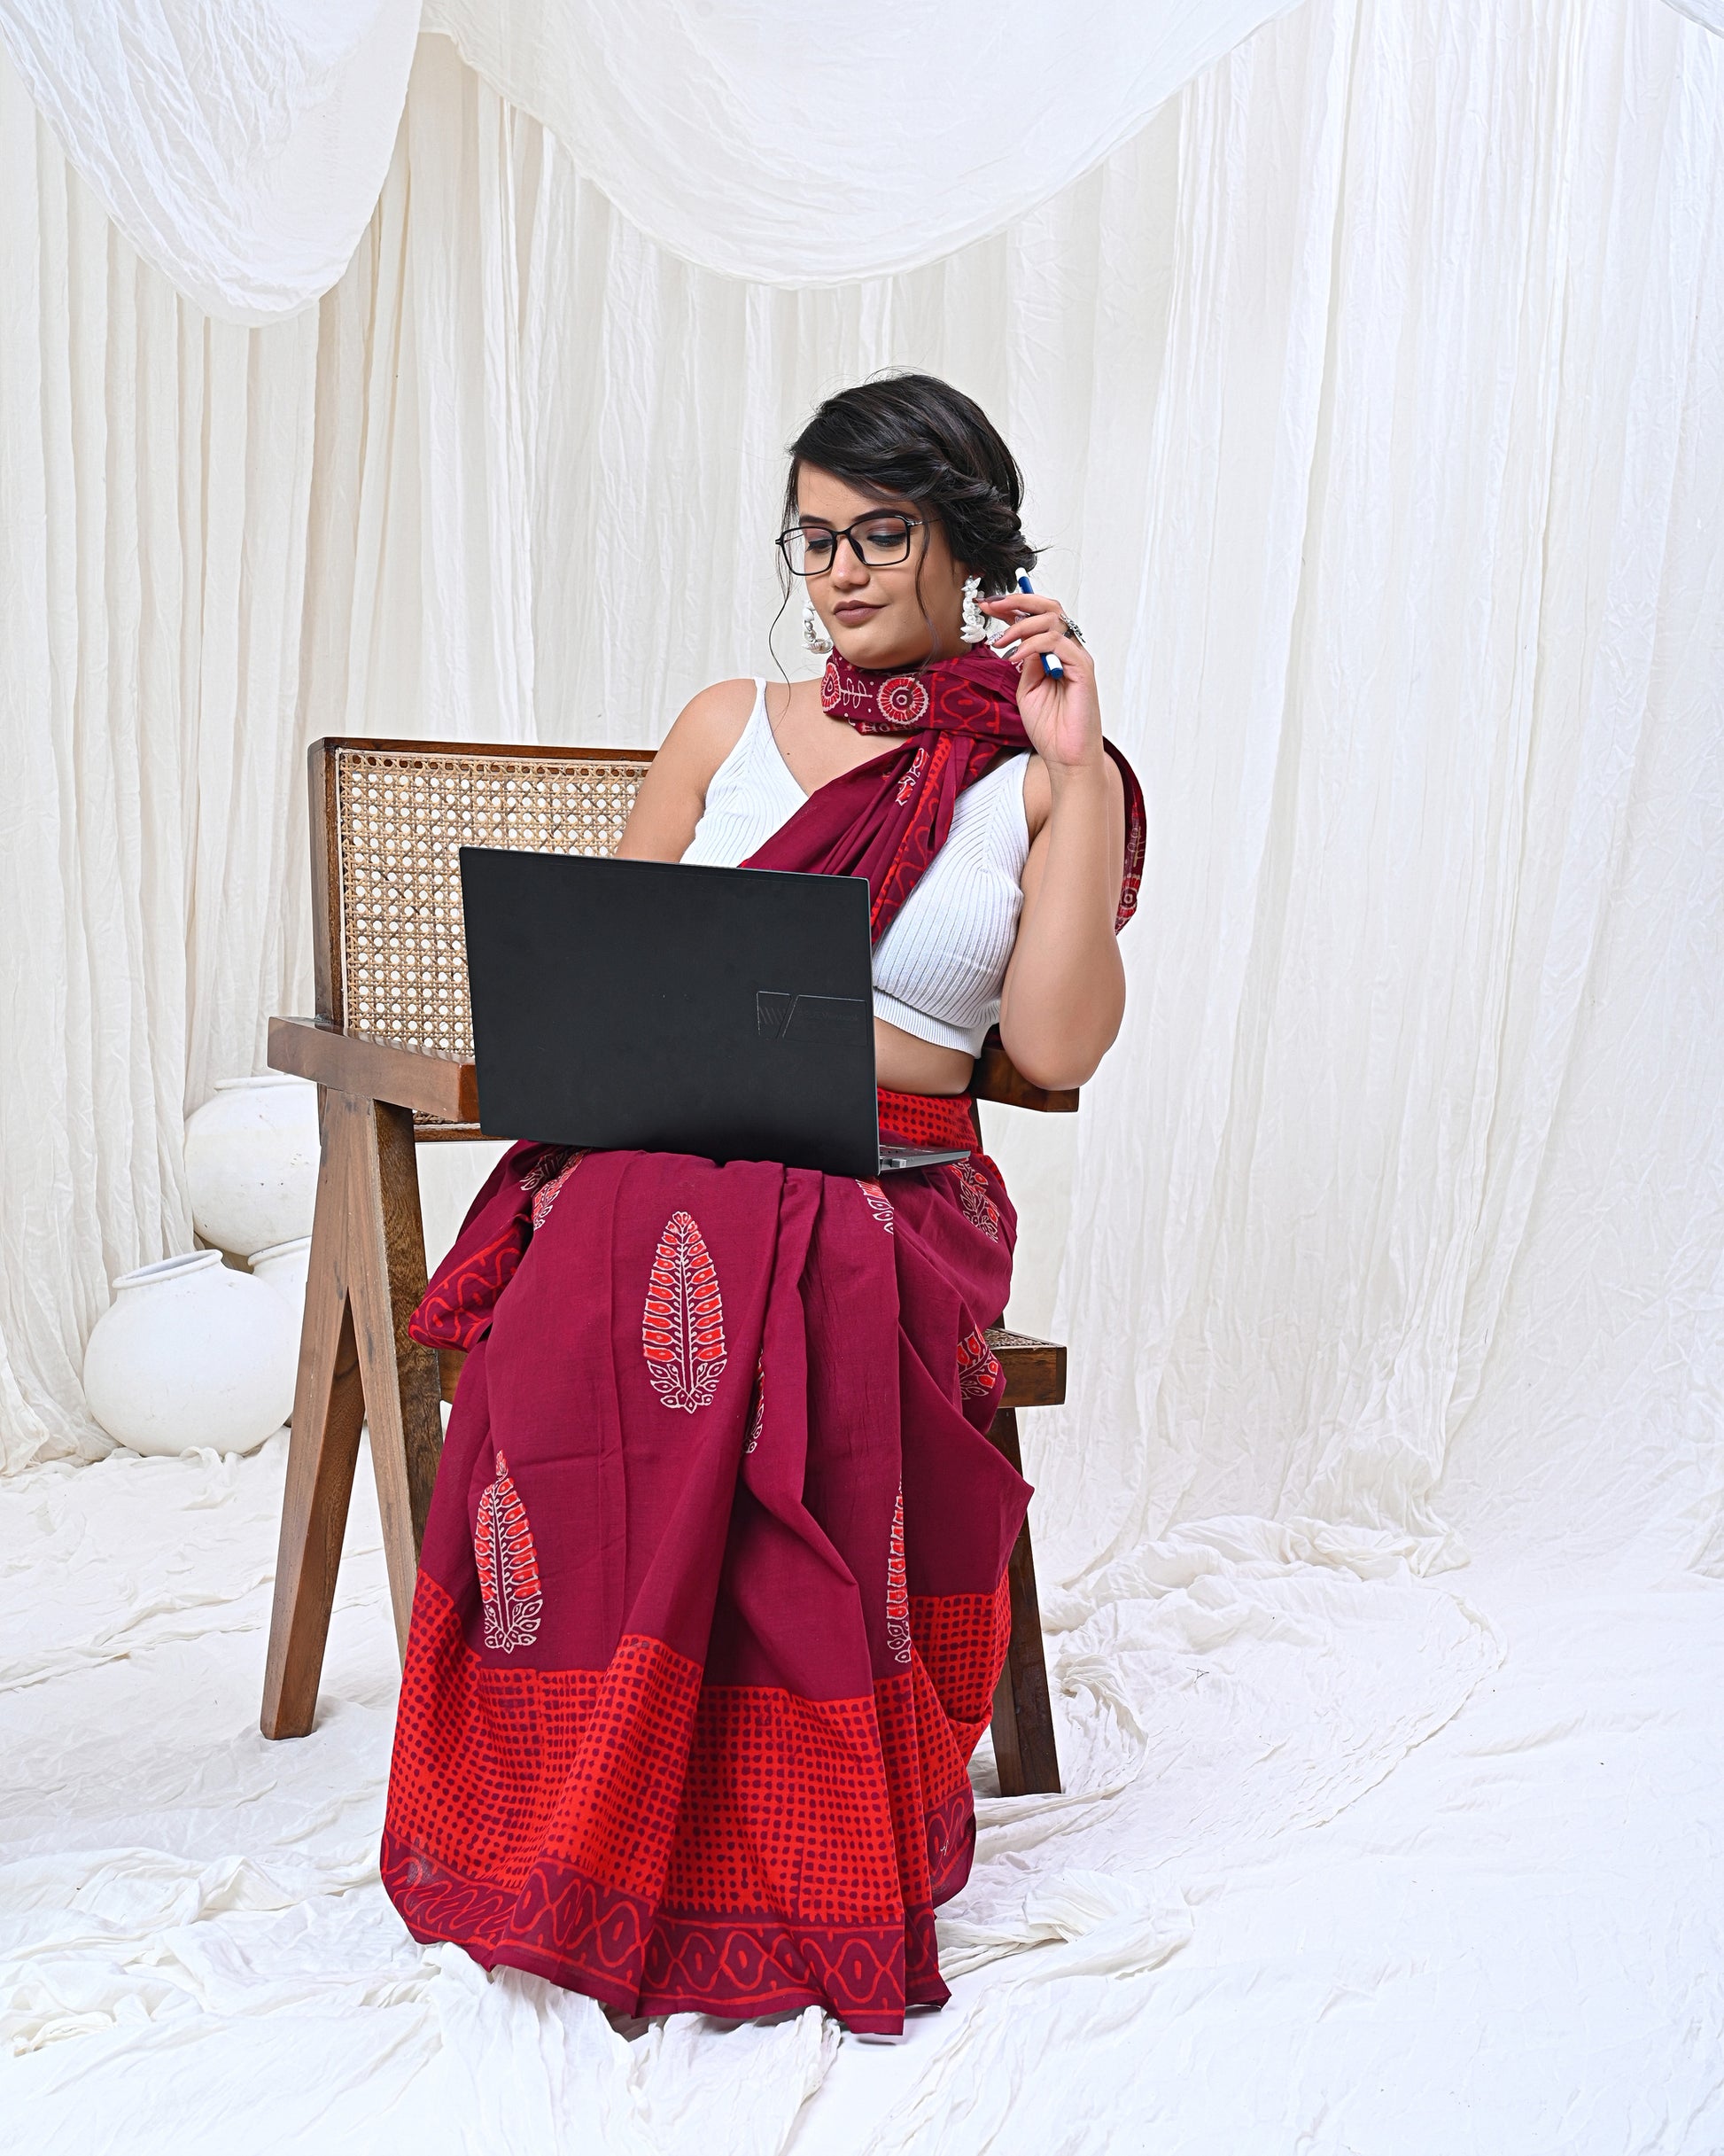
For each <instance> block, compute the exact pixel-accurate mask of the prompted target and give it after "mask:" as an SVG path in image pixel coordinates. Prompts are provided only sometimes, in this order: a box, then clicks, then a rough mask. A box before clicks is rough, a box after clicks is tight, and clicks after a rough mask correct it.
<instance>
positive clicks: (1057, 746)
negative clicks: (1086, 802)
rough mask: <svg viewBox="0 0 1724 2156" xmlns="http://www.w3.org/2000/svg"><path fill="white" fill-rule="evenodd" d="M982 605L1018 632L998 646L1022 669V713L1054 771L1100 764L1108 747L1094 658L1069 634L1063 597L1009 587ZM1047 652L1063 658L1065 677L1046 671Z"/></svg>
mask: <svg viewBox="0 0 1724 2156" xmlns="http://www.w3.org/2000/svg"><path fill="white" fill-rule="evenodd" d="M982 612H983V613H984V614H992V615H994V616H995V617H996V618H997V619H999V620H1001V621H1004V622H1006V624H1007V625H1008V626H1009V627H1010V628H1011V630H1012V632H1013V634H1011V635H1010V636H1003V637H1002V638H1001V639H1000V641H999V644H998V646H996V649H997V650H999V651H1000V655H1001V657H1002V658H1010V659H1011V661H1012V663H1013V665H1014V666H1016V668H1017V670H1018V714H1019V716H1020V717H1021V719H1022V720H1023V725H1024V731H1025V733H1027V734H1028V735H1029V738H1030V741H1031V743H1033V744H1034V746H1035V749H1036V752H1037V755H1038V756H1039V757H1040V758H1041V759H1042V760H1043V762H1044V764H1046V765H1047V767H1048V768H1049V772H1050V774H1055V773H1060V772H1064V771H1070V770H1077V769H1082V768H1083V767H1094V766H1096V765H1097V764H1099V762H1100V760H1101V759H1102V756H1103V753H1104V751H1103V749H1102V745H1101V705H1100V703H1099V700H1098V698H1097V696H1096V670H1095V664H1094V662H1093V660H1091V657H1090V654H1089V653H1088V651H1087V650H1084V648H1083V645H1082V644H1081V643H1079V642H1077V640H1076V637H1074V636H1068V634H1066V619H1065V612H1066V610H1065V609H1064V607H1062V606H1061V605H1060V602H1059V600H1058V599H1054V598H1050V597H1049V595H1047V593H1045V592H1041V591H1036V592H1018V591H1013V592H1006V593H1004V594H1002V595H1001V596H1000V597H999V598H998V599H984V600H982ZM1008 647H1009V648H1008ZM1044 656H1046V657H1051V658H1057V659H1058V660H1059V662H1060V665H1061V666H1063V667H1064V669H1065V673H1064V676H1063V678H1062V677H1061V676H1060V675H1059V674H1057V673H1047V672H1046V671H1045V669H1044V667H1043V665H1042V660H1043V658H1044Z"/></svg>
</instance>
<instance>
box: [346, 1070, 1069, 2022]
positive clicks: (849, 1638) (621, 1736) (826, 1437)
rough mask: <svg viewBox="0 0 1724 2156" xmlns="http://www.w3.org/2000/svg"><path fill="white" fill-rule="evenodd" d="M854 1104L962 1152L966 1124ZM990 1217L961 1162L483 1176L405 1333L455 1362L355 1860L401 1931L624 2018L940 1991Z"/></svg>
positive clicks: (604, 1166)
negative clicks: (386, 1895) (387, 1727)
mask: <svg viewBox="0 0 1724 2156" xmlns="http://www.w3.org/2000/svg"><path fill="white" fill-rule="evenodd" d="M881 1101H882V1120H883V1121H884V1122H885V1123H886V1124H887V1125H888V1126H889V1128H891V1130H892V1134H893V1135H894V1136H896V1137H897V1138H899V1139H900V1140H905V1141H909V1140H920V1142H922V1143H927V1142H928V1141H929V1138H930V1135H931V1133H932V1132H936V1131H937V1133H938V1137H939V1140H940V1141H941V1142H944V1143H951V1142H954V1141H955V1142H957V1143H960V1144H961V1143H971V1142H973V1136H972V1133H971V1126H970V1118H969V1113H968V1108H967V1103H966V1102H963V1101H921V1100H903V1101H898V1099H897V1097H896V1096H892V1095H889V1094H886V1095H882V1096H881ZM895 1108H896V1109H897V1113H896V1114H895V1113H894V1112H893V1111H894V1109H895ZM942 1126H944V1127H942ZM1014 1229H1015V1218H1014V1216H1013V1211H1012V1208H1011V1205H1010V1203H1009V1202H1008V1201H1007V1199H1006V1193H1005V1191H1004V1189H1003V1188H1002V1187H1001V1185H1000V1183H999V1179H998V1175H997V1174H996V1173H995V1171H994V1170H993V1168H992V1166H991V1164H990V1163H989V1162H988V1161H987V1160H986V1159H985V1158H984V1157H982V1156H981V1155H979V1154H976V1153H972V1155H971V1156H970V1157H969V1158H967V1159H966V1160H965V1161H963V1162H962V1163H959V1164H952V1165H949V1166H946V1167H942V1168H936V1169H931V1170H927V1171H921V1172H920V1173H914V1174H901V1175H896V1176H893V1177H892V1178H890V1179H889V1191H888V1190H887V1189H885V1188H882V1187H881V1185H880V1184H878V1183H873V1182H856V1181H852V1180H850V1179H847V1178H842V1177H835V1176H823V1175H819V1174H816V1173H814V1172H812V1171H807V1170H801V1169H785V1168H781V1167H777V1166H773V1165H772V1164H764V1163H759V1162H732V1163H730V1164H727V1165H724V1166H719V1165H715V1164H714V1163H712V1162H711V1161H708V1160H701V1159H695V1158H693V1157H690V1156H684V1155H676V1154H654V1153H592V1154H588V1155H586V1156H580V1155H577V1154H570V1153H568V1152H566V1151H564V1150H562V1149H560V1148H547V1147H543V1146H522V1147H516V1148H514V1149H513V1150H512V1151H511V1152H510V1153H509V1155H507V1156H505V1157H504V1159H503V1160H502V1161H501V1163H500V1164H499V1165H498V1167H497V1169H496V1170H495V1171H494V1172H493V1175H492V1177H491V1179H490V1180H489V1182H488V1183H487V1184H486V1186H485V1189H484V1190H483V1191H482V1192H481V1193H480V1195H479V1197H478V1200H477V1201H476V1202H475V1204H474V1207H473V1209H472V1211H471V1212H470V1215H469V1218H468V1221H467V1225H466V1226H465V1228H464V1229H463V1231H462V1236H461V1238H460V1240H459V1241H458V1242H457V1243H456V1245H455V1247H454V1249H453V1250H452V1251H451V1252H450V1254H449V1257H448V1258H447V1261H446V1262H445V1264H444V1265H443V1266H442V1267H441V1268H440V1269H439V1273H438V1277H437V1280H435V1281H434V1282H433V1284H432V1287H431V1290H430V1292H429V1293H428V1295H427V1296H426V1298H425V1301H424V1303H423V1304H422V1306H421V1309H420V1312H419V1313H418V1315H417V1317H416V1319H415V1333H416V1334H417V1335H418V1336H419V1337H420V1338H422V1339H425V1340H430V1341H434V1342H436V1343H439V1344H441V1345H450V1346H467V1347H469V1348H470V1355H469V1359H468V1361H467V1364H466V1366H465V1367H464V1369H463V1370H462V1378H461V1383H460V1387H459V1389H458V1394H457V1397H456V1402H455V1406H454V1415H453V1417H452V1420H451V1422H450V1426H449V1434H448V1441H447V1445H446V1448H445V1451H444V1455H443V1462H442V1466H441V1467H440V1469H439V1475H438V1481H437V1487H436V1491H435V1494H434V1497H433V1500H432V1505H431V1519H430V1522H429V1525H428V1527H427V1529H426V1534H425V1543H424V1551H423V1559H422V1561H421V1568H420V1574H419V1584H418V1589H417V1594H416V1599H415V1604H414V1610H413V1622H412V1628H411V1632H410V1636H409V1640H408V1659H407V1669H406V1674H405V1676H404V1677H403V1680H402V1688H401V1703H400V1716H399V1719H398V1723H397V1729H396V1740H395V1755H394V1763H393V1767H392V1773H391V1779H390V1792H389V1810H388V1819H387V1825H386V1828H385V1832H384V1849H383V1872H384V1882H385V1884H386V1886H387V1887H388V1889H389V1892H390V1894H391V1895H392V1898H393V1900H394V1902H395V1904H396V1906H397V1908H398V1909H399V1910H400V1912H401V1914H402V1916H403V1917H404V1918H405V1919H406V1920H407V1923H408V1928H409V1929H410V1930H411V1931H412V1932H413V1934H415V1937H417V1938H419V1939H422V1940H436V1939H447V1940H454V1941H455V1942H457V1943H458V1944H460V1945H462V1947H464V1948H465V1949H466V1950H467V1951H468V1952H469V1953H470V1954H471V1955H472V1956H473V1958H475V1959H476V1960H478V1961H479V1962H481V1963H483V1964H484V1965H486V1966H487V1967H489V1966H492V1965H494V1964H496V1963H500V1962H503V1963H509V1964H510V1965H513V1966H515V1967H517V1968H523V1969H530V1970H534V1971H536V1972H538V1973H540V1974H541V1975H544V1976H547V1977H550V1978H552V1979H554V1980H555V1981H556V1982H558V1983H562V1984H566V1985H569V1986H571V1988H573V1989H577V1990H580V1991H585V1992H587V1993H589V1994H590V1995H591V1996H594V1998H597V1999H600V2000H602V2002H603V2003H604V2004H607V2005H610V2006H613V2007H617V2008H621V2009H623V2010H625V2011H626V2012H633V2013H641V2014H649V2013H664V2012H680V2011H682V2010H685V2009H698V2010H700V2011H703V2012H709V2013H715V2014H720V2015H726V2016H733V2017H738V2018H742V2017H747V2016H751V2015H757V2014H763V2013H770V2012H774V2011H776V2010H778V2009H780V2008H782V2007H788V2006H795V2005H799V2004H806V2003H809V2002H811V2001H812V2002H817V2003H819V2004H821V2005H823V2006H826V2007H827V2008H829V2009H830V2010H831V2011H832V2012H834V2013H835V2014H836V2015H838V2016H839V2017H840V2019H841V2020H843V2021H844V2022H845V2023H847V2024H848V2026H849V2027H850V2028H852V2029H856V2030H861V2031H871V2032H890V2031H894V2030H897V2028H901V2027H902V2024H903V2015H904V2010H905V2006H906V2005H908V2004H931V2003H937V2002H939V2001H942V2000H944V1998H945V1996H946V1990H945V1987H944V1984H943V1983H942V1982H941V1980H940V1972H939V1964H938V1961H937V1958H936V1952H935V1940H934V1913H933V1912H934V1909H935V1906H936V1903H939V1902H941V1901H943V1900H944V1899H945V1898H946V1897H947V1896H948V1895H951V1894H954V1893H955V1892H956V1891H957V1890H958V1888H959V1887H961V1886H962V1885H963V1883H964V1880H965V1879H966V1877H967V1873H968V1871H969V1866H970V1856H971V1849H972V1846H973V1842H974V1839H975V1824H974V1814H973V1809H972V1803H971V1797H970V1786H969V1779H968V1774H967V1762H968V1759H969V1755H970V1753H971V1751H972V1749H973V1747H975V1742H976V1740H977V1739H978V1738H979V1737H980V1735H981V1733H982V1730H983V1729H985V1728H986V1726H987V1724H988V1718H989V1715H990V1709H991V1705H992V1695H993V1688H994V1684H995V1680H996V1678H997V1677H998V1673H999V1669H1000V1665H1001V1662H1002V1661H1003V1658H1004V1655H1005V1652H1006V1634H1007V1630H1008V1625H1009V1611H1008V1606H1007V1599H1006V1584H1005V1572H1006V1560H1007V1558H1008V1556H1009V1555H1010V1553H1011V1549H1012V1545H1013V1541H1014V1540H1015V1538H1016V1536H1017V1531H1018V1528H1019V1524H1020V1522H1021V1520H1022V1518H1023V1513H1024V1507H1025V1504H1026V1502H1027V1499H1028V1496H1029V1491H1028V1488H1027V1486H1026V1484H1025V1483H1023V1482H1022V1480H1021V1478H1020V1477H1019V1476H1018V1475H1016V1474H1015V1473H1014V1472H1013V1469H1012V1468H1011V1467H1009V1466H1008V1465H1007V1463H1006V1461H1005V1460H1004V1459H1002V1458H1001V1456H1000V1455H999V1453H998V1452H996V1451H995V1449H994V1448H993V1446H992V1445H991V1444H990V1443H989V1442H988V1440H987V1438H986V1437H985V1436H983V1435H982V1433H983V1431H984V1430H985V1429H986V1428H987V1425H988V1423H989V1421H990V1419H991V1417H992V1414H993V1412H994V1406H995V1403H996V1401H997V1399H998V1394H999V1391H1000V1389H1001V1386H1002V1385H1003V1383H1004V1378H1003V1374H1002V1372H1001V1370H1000V1366H999V1365H998V1361H997V1360H996V1359H995V1358H994V1357H993V1356H992V1355H991V1354H990V1352H989V1350H988V1347H987V1344H986V1342H985V1341H984V1339H983V1337H982V1334H983V1330H984V1328H985V1327H986V1326H987V1325H988V1324H990V1323H991V1322H993V1321H994V1320H995V1319H998V1315H999V1312H1000V1310H1001V1308H1002V1306H1003V1304H1004V1303H1005V1299H1006V1288H1007V1285H1008V1281H1009V1277H1010V1271H1011V1252H1012V1241H1013V1233H1014ZM487 1327H488V1330H487V1329H486V1328H487Z"/></svg>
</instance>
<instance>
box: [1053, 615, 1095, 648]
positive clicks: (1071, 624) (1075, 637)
mask: <svg viewBox="0 0 1724 2156" xmlns="http://www.w3.org/2000/svg"><path fill="white" fill-rule="evenodd" d="M1060 621H1061V623H1062V624H1063V625H1064V627H1065V631H1066V634H1067V635H1068V636H1069V637H1070V638H1071V640H1072V642H1074V643H1075V644H1083V649H1084V650H1086V651H1087V650H1089V648H1090V647H1089V645H1088V644H1087V643H1084V642H1083V630H1082V629H1080V628H1079V627H1078V626H1077V624H1076V622H1075V621H1074V620H1073V619H1072V618H1071V616H1070V615H1069V614H1061V615H1060Z"/></svg>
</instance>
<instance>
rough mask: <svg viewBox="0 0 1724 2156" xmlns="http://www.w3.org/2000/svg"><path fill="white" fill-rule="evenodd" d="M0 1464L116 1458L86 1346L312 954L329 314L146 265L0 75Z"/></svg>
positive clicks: (172, 1229)
mask: <svg viewBox="0 0 1724 2156" xmlns="http://www.w3.org/2000/svg"><path fill="white" fill-rule="evenodd" d="M0 172H3V173H4V181H0V199H4V202H5V205H6V209H7V214H6V216H5V218H4V221H0V308H4V319H3V320H0V501H3V502H4V513H0V743H4V770H5V774H6V783H5V789H4V796H0V918H4V921H5V922H6V923H7V928H8V935H7V950H6V956H5V961H4V978H5V992H4V1014H5V1016H4V1025H0V1468H5V1467H18V1466H20V1465H22V1464H23V1463H24V1462H25V1461H27V1460H28V1459H32V1458H34V1457H35V1456H36V1455H38V1454H49V1455H52V1454H56V1453H63V1452H68V1451H76V1450H79V1449H83V1450H85V1451H89V1450H102V1449H105V1440H104V1439H103V1438H102V1437H101V1436H100V1434H99V1433H98V1432H97V1430H96V1428H95V1426H94V1425H93V1424H92V1423H91V1422H90V1421H89V1418H88V1416H87V1414H86V1413H85V1412H84V1406H83V1395H82V1388H81V1385H80V1382H79V1370H80V1367H81V1365H82V1355H83V1343H84V1340H85V1338H86V1337H87V1336H88V1334H89V1328H90V1327H91V1326H92V1325H93V1324H94V1323H95V1321H96V1319H97V1318H98V1317H99V1316H100V1315H101V1313H102V1312H103V1311H104V1310H105V1308H106V1306H107V1303H108V1282H109V1280H111V1279H112V1278H113V1276H114V1275H115V1274H116V1273H121V1272H124V1271H125V1270H127V1268H128V1267H129V1266H131V1265H139V1264H142V1263H143V1262H144V1261H145V1260H146V1259H148V1258H151V1257H159V1256H161V1255H163V1254H164V1252H165V1251H167V1250H168V1249H189V1248H190V1234H191V1224H190V1215H189V1212H188V1210H187V1203H186V1192H185V1177H184V1167H183V1162H182V1153H181V1137H182V1119H183V1117H184V1116H185V1113H186V1111H187V1110H188V1109H190V1108H191V1107H194V1106H196V1105H197V1103H198V1101H201V1100H203V1099H204V1098H205V1097H206V1095H207V1094H208V1092H209V1090H210V1087H211V1086H212V1084H213V1082H214V1080H215V1079H216V1078H221V1077H225V1076H229V1075H231V1074H232V1073H234V1072H236V1071H245V1070H250V1069H251V1068H252V1062H253V1058H254V1055H255V1054H256V1051H257V1047H258V1046H259V1043H260V1031H259V1026H260V1016H262V1015H264V1014H266V1013H267V1011H268V1009H269V1008H271V1007H276V1008H279V1007H280V999H281V997H282V995H283V992H284V989H285V987H286V985H287V984H288V982H289V981H290V980H291V979H293V978H294V977H296V976H298V975H299V973H300V972H301V971H302V968H303V961H304V957H305V954H306V953H307V952H308V950H309V932H308V922H307V917H306V906H307V886H306V871H305V866H304V860H303V857H304V854H305V839H304V823H303V814H302V811H301V808H300V795H301V789H300V788H299V785H298V784H297V778H298V755H297V748H298V724H297V718H296V701H297V674H298V665H299V625H300V617H301V614H302V611H303V598H304V580H305V561H306V533H307V509H308V502H309V497H310V486H311V463H312V458H311V448H312V409H313V390H314V385H315V364H316V352H317V325H316V323H315V319H314V318H311V317H307V318H306V319H304V320H303V321H299V322H295V323H287V324H284V325H283V326H282V327H281V328H279V329H276V330H273V331H269V332H268V333H267V334H265V333H260V334H256V335H250V336H248V335H247V334H246V333H245V332H244V331H239V330H235V329H231V328H229V327H228V326H226V325H225V324H222V323H214V322H210V321H208V320H207V319H206V318H205V317H204V316H203V315H199V314H198V312H197V311H196V310H195V309H194V308H192V307H190V306H188V305H187V304H186V303H185V302H184V301H182V300H178V299H176V298H175V294H174V292H173V291H172V289H171V288H170V287H169V286H168V285H167V283H166V281H165V280H164V279H163V278H161V277H160V276H158V275H157V274H156V273H155V272H154V271H152V270H150V269H146V268H144V267H143V266H142V265H140V263H139V262H138V261H137V258H136V255H135V254H134V253H133V252H132V250H131V248H130V247H129V246H128V244H127V243H126V242H125V241H124V240H123V239H121V238H120V237H119V235H118V233H117V232H116V231H115V230H114V228H113V226H112V225H111V224H110V222H108V220H107V219H106V218H105V216H104V215H103V214H102V213H101V211H100V210H99V208H98V207H97V205H96V203H95V202H94V200H93V199H92V198H91V195H90V193H89V190H88V189H87V188H85V187H84V186H83V185H82V183H80V182H78V181H77V180H75V179H74V177H73V176H72V175H70V174H69V173H68V171H67V169H66V164H65V161H64V160H63V159H62V158H61V156H60V154H59V152H58V150H57V149H56V147H55V145H54V143H53V141H52V138H51V137H50V135H49V133H48V130H47V128H46V127H45V126H44V125H43V123H42V121H40V120H38V118H37V117H36V115H35V113H34V112H33V110H32V108H31V105H30V101H29V99H28V97H27V95H26V94H25V92H24V90H23V88H22V86H21V85H20V83H19V81H18V78H17V77H16V76H15V75H14V74H12V71H11V69H10V68H9V67H7V66H5V64H4V59H0Z"/></svg>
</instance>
